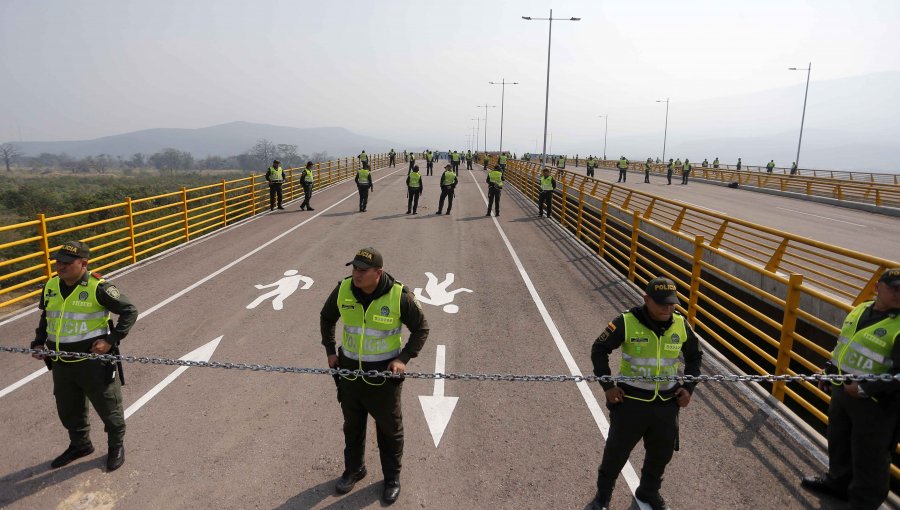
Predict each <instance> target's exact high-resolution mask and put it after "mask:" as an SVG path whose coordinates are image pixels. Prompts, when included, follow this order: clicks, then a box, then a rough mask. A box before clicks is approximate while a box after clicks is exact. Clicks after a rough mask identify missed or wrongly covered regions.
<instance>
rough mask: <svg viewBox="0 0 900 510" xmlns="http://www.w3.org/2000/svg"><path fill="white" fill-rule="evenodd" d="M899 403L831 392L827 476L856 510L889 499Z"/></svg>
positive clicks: (836, 391) (875, 505)
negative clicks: (879, 402)
mask: <svg viewBox="0 0 900 510" xmlns="http://www.w3.org/2000/svg"><path fill="white" fill-rule="evenodd" d="M897 428H898V413H897V408H896V404H893V405H890V406H885V405H880V404H878V403H877V402H875V401H873V400H872V399H868V398H865V399H864V398H853V397H851V396H849V395H847V394H846V393H844V390H843V388H837V389H835V390H834V391H832V392H831V404H830V406H829V407H828V459H829V465H828V475H829V477H830V478H831V479H833V480H834V483H835V484H837V486H839V487H841V488H846V489H847V495H848V496H849V497H850V506H851V508H853V509H868V508H871V509H873V510H874V509H876V508H878V507H879V506H881V503H882V502H883V501H884V500H885V499H886V498H887V495H888V486H889V483H890V466H891V456H890V453H891V452H892V451H893V449H894V446H895V445H896V444H897Z"/></svg>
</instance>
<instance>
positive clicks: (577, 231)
mask: <svg viewBox="0 0 900 510" xmlns="http://www.w3.org/2000/svg"><path fill="white" fill-rule="evenodd" d="M585 182H587V181H581V187H580V188H579V189H578V221H577V222H576V224H575V239H578V240H581V224H582V222H583V220H584V184H585Z"/></svg>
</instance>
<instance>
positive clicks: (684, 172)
mask: <svg viewBox="0 0 900 510" xmlns="http://www.w3.org/2000/svg"><path fill="white" fill-rule="evenodd" d="M689 175H691V171H690V170H682V171H681V184H687V182H688V176H689Z"/></svg>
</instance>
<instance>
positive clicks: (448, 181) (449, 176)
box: [441, 172, 456, 186]
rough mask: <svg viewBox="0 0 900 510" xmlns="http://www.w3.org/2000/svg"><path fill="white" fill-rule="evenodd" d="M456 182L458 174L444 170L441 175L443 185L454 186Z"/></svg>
mask: <svg viewBox="0 0 900 510" xmlns="http://www.w3.org/2000/svg"><path fill="white" fill-rule="evenodd" d="M455 182H456V174H455V173H453V172H444V175H443V176H441V186H452V185H453V183H455Z"/></svg>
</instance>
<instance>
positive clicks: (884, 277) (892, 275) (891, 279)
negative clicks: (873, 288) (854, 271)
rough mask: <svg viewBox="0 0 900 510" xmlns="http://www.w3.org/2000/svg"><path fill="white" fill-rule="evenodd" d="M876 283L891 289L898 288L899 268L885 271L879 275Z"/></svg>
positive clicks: (899, 279) (899, 280)
mask: <svg viewBox="0 0 900 510" xmlns="http://www.w3.org/2000/svg"><path fill="white" fill-rule="evenodd" d="M878 281H879V282H884V283H886V284H888V285H890V286H891V287H897V286H900V267H895V268H893V269H887V270H885V271H884V272H883V273H881V278H879V279H878Z"/></svg>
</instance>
